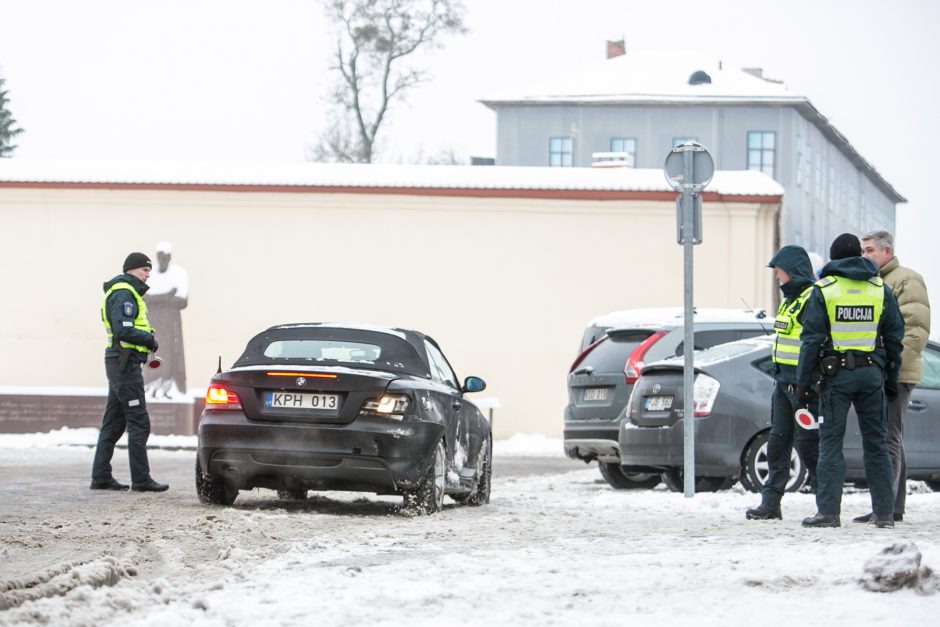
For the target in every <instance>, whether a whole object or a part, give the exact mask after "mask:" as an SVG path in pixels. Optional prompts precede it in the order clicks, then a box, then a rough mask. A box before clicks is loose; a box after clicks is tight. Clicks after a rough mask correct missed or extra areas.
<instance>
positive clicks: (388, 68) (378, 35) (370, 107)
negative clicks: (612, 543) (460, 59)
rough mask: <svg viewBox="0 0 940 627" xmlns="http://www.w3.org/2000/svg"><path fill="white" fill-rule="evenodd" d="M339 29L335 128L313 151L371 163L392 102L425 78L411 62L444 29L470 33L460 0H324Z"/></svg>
mask: <svg viewBox="0 0 940 627" xmlns="http://www.w3.org/2000/svg"><path fill="white" fill-rule="evenodd" d="M324 6H325V9H326V13H327V16H328V17H329V19H330V20H331V21H332V22H333V23H334V24H335V25H336V27H337V30H338V33H337V40H336V53H335V56H334V63H333V66H332V67H331V68H330V69H331V70H334V71H336V72H337V74H338V77H337V85H336V87H335V89H334V91H333V93H332V95H331V97H330V101H331V103H332V105H333V111H332V119H331V121H330V127H329V129H328V130H326V131H325V132H324V133H323V134H322V135H321V137H320V142H319V144H318V145H317V146H315V147H314V148H313V149H312V151H311V157H312V158H313V159H314V160H316V161H340V162H348V163H371V162H372V158H373V156H374V154H375V141H376V136H377V135H378V133H379V129H380V128H381V126H382V122H383V121H384V120H385V118H386V114H387V113H388V112H389V109H390V107H391V106H392V105H393V103H395V102H397V101H399V100H403V99H404V97H405V95H406V94H407V92H408V91H409V90H410V89H411V88H413V87H415V86H416V85H419V84H421V83H422V82H424V81H425V80H426V79H427V72H426V71H425V70H423V69H421V68H418V67H415V66H414V65H413V64H409V61H410V60H411V59H409V57H410V56H411V55H413V54H414V53H415V52H417V51H419V50H423V49H426V48H427V49H430V48H439V47H441V45H442V44H441V39H442V38H443V36H444V35H446V34H450V33H454V34H462V33H464V32H466V29H465V28H464V26H463V16H464V12H465V9H464V6H463V3H462V2H461V1H460V0H324Z"/></svg>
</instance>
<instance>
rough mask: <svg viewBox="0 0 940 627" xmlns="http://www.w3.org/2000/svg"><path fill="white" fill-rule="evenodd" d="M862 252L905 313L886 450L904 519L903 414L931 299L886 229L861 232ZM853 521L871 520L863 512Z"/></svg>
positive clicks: (898, 515)
mask: <svg viewBox="0 0 940 627" xmlns="http://www.w3.org/2000/svg"><path fill="white" fill-rule="evenodd" d="M862 255H863V256H865V257H867V258H869V259H871V260H872V261H874V262H875V264H876V265H877V266H878V267H879V268H880V274H881V278H882V279H884V282H885V284H886V285H887V286H888V287H890V288H891V291H893V292H894V295H895V297H896V298H897V300H898V306H899V307H900V308H901V315H902V316H904V350H903V352H902V353H901V372H900V375H899V376H898V394H897V396H896V397H895V398H894V400H892V401H889V402H888V451H889V453H890V454H891V465H892V466H893V467H894V495H895V496H894V519H895V520H903V519H904V500H905V497H906V496H907V476H906V475H907V465H906V464H905V463H904V414H905V413H906V411H907V404H908V403H909V402H910V400H911V390H912V389H913V388H914V386H915V385H917V384H918V383H920V375H921V371H922V370H923V364H924V362H923V357H922V353H923V351H924V347H925V346H927V336H929V335H930V301H929V300H928V299H927V286H926V285H925V284H924V279H923V277H922V276H920V275H919V274H917V273H916V272H914V271H913V270H911V269H910V268H905V267H904V266H902V265H901V264H900V263H898V258H897V257H895V256H894V237H893V236H892V235H891V233H889V232H887V231H872V232H871V233H866V234H865V235H863V236H862ZM854 520H855V522H871V520H872V516H871V515H870V514H866V515H865V516H859V517H858V518H855V519H854Z"/></svg>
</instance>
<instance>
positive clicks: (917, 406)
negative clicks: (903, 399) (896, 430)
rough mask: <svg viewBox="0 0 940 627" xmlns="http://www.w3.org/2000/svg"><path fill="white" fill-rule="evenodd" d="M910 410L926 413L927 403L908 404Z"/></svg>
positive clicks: (915, 402)
mask: <svg viewBox="0 0 940 627" xmlns="http://www.w3.org/2000/svg"><path fill="white" fill-rule="evenodd" d="M907 408H908V409H913V410H914V411H924V410H926V409H927V403H925V402H924V401H911V402H910V403H908V404H907Z"/></svg>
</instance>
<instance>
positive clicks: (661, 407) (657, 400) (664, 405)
mask: <svg viewBox="0 0 940 627" xmlns="http://www.w3.org/2000/svg"><path fill="white" fill-rule="evenodd" d="M645 402H646V409H647V411H666V410H667V409H672V397H671V396H647V397H646V401H645Z"/></svg>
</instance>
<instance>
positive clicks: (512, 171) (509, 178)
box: [0, 159, 783, 197]
mask: <svg viewBox="0 0 940 627" xmlns="http://www.w3.org/2000/svg"><path fill="white" fill-rule="evenodd" d="M2 187H97V188H101V187H138V188H140V187H143V188H171V189H174V188H182V189H225V190H227V191H296V192H304V191H310V192H316V191H355V190H357V189H368V190H370V191H388V192H390V193H394V192H395V190H398V193H402V192H407V191H409V190H466V193H467V195H472V194H473V192H475V191H476V192H483V191H492V192H499V191H506V192H513V191H524V190H530V191H544V192H616V193H624V195H629V193H631V192H668V193H670V194H674V193H675V192H674V191H673V190H672V188H671V187H670V186H669V184H668V183H667V182H666V178H665V175H664V174H663V171H662V170H661V169H634V168H628V167H621V168H590V167H583V168H549V167H527V166H445V165H385V164H369V165H362V164H329V163H309V162H289V163H272V162H262V163H224V162H217V163H183V162H142V161H115V162H95V161H34V160H28V159H0V188H2ZM706 192H708V193H711V194H718V195H721V196H748V197H754V196H768V197H779V196H782V195H783V188H782V187H781V186H780V185H779V184H778V183H777V182H776V181H774V180H773V179H771V178H770V177H768V176H767V175H765V174H763V173H761V172H757V171H746V170H745V171H719V172H716V173H715V176H714V178H713V179H712V182H711V184H710V185H709V186H708V188H707V189H706ZM494 195H496V194H494ZM507 195H514V194H507ZM515 195H524V194H515Z"/></svg>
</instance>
